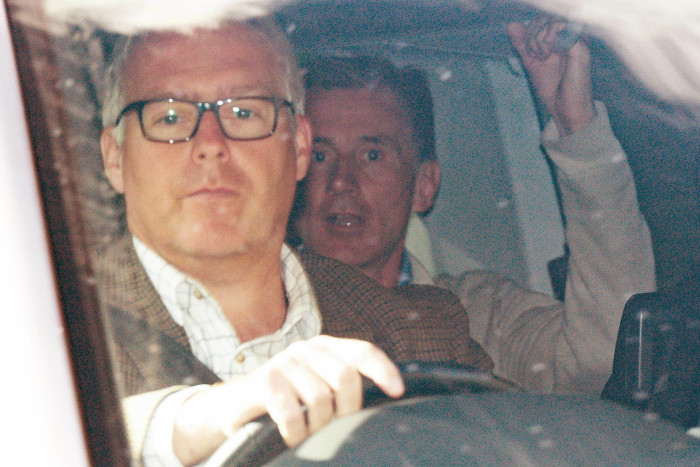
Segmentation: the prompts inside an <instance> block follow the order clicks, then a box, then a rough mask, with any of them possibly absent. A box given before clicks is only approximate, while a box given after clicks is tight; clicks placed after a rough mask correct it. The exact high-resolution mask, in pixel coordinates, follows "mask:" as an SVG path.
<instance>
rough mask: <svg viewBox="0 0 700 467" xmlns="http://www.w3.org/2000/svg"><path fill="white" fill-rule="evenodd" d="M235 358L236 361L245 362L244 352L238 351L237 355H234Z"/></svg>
mask: <svg viewBox="0 0 700 467" xmlns="http://www.w3.org/2000/svg"><path fill="white" fill-rule="evenodd" d="M235 360H236V363H243V362H245V354H242V353H239V354H238V355H236V358H235Z"/></svg>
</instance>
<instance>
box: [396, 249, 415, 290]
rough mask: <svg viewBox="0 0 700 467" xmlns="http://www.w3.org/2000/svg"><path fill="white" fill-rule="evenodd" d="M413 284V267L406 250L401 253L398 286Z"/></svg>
mask: <svg viewBox="0 0 700 467" xmlns="http://www.w3.org/2000/svg"><path fill="white" fill-rule="evenodd" d="M409 284H413V267H412V266H411V260H410V259H409V257H408V252H407V251H406V249H405V248H404V250H403V252H402V253H401V269H400V270H399V282H398V286H399V287H401V286H402V285H409Z"/></svg>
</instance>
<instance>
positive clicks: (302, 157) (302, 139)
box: [295, 115, 312, 181]
mask: <svg viewBox="0 0 700 467" xmlns="http://www.w3.org/2000/svg"><path fill="white" fill-rule="evenodd" d="M296 120H297V132H296V142H295V146H296V150H297V181H300V180H301V179H302V178H304V177H305V176H306V172H307V171H308V170H309V164H310V163H311V141H312V131H311V122H310V121H309V119H308V118H306V117H305V116H304V115H297V116H296Z"/></svg>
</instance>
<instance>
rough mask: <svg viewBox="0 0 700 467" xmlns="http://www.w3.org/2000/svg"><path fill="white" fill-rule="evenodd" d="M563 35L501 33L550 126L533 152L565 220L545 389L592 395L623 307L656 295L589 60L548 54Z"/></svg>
mask: <svg viewBox="0 0 700 467" xmlns="http://www.w3.org/2000/svg"><path fill="white" fill-rule="evenodd" d="M563 27H564V23H563V22H561V21H550V20H547V19H540V20H536V21H534V22H533V23H531V24H530V25H529V26H527V27H526V26H523V25H520V24H511V25H509V27H508V32H509V35H510V37H511V40H512V42H513V44H514V46H515V48H516V49H517V50H518V53H519V54H520V56H521V59H522V62H523V65H524V67H525V69H526V70H527V73H528V77H529V79H530V81H531V83H532V86H533V88H534V90H535V92H537V93H538V95H539V97H540V99H541V100H542V102H543V103H544V105H545V106H546V107H547V109H548V111H549V113H550V114H551V116H552V120H551V121H550V122H549V123H548V125H547V127H546V128H545V130H544V132H543V135H542V142H543V145H544V147H545V149H546V151H547V154H548V156H549V157H550V159H551V160H552V162H553V163H554V166H555V169H556V175H557V180H558V183H559V187H560V191H561V196H562V205H563V209H564V216H565V218H566V239H567V243H568V246H569V251H570V257H569V268H568V276H567V286H566V295H565V309H564V314H563V316H561V317H560V318H558V319H555V320H554V321H553V322H556V323H558V324H557V325H555V326H554V328H553V329H552V331H553V333H554V334H555V335H554V336H552V337H553V338H554V340H555V342H554V344H555V347H554V354H553V365H554V368H553V371H554V374H553V382H554V389H559V390H583V391H585V392H592V393H598V392H599V391H600V390H602V387H603V385H604V384H605V381H606V379H607V377H608V376H609V372H610V369H611V365H612V357H613V352H614V348H615V339H616V336H617V330H618V327H619V322H620V316H621V313H622V310H623V308H624V304H625V302H626V301H627V299H628V298H629V297H630V296H631V295H632V294H634V293H639V292H648V291H652V290H654V288H655V275H654V260H653V253H652V247H651V238H650V234H649V230H648V227H647V225H646V222H645V220H644V218H643V216H642V214H641V212H640V211H639V206H638V203H637V197H636V190H635V186H634V181H633V178H632V173H631V171H630V168H629V165H628V163H627V158H626V155H625V153H624V151H623V149H622V147H621V146H620V144H619V142H618V141H617V140H616V139H615V137H614V135H613V134H612V130H611V129H610V124H609V121H608V118H607V113H606V111H605V107H604V106H603V105H602V103H599V102H596V103H594V101H593V98H592V85H591V71H590V63H591V59H590V52H589V50H588V47H587V46H586V44H585V43H584V41H583V40H578V41H577V42H576V43H575V44H574V45H573V46H572V47H571V48H570V49H568V50H564V51H558V50H555V48H554V44H555V42H556V34H557V32H558V31H560V30H561V29H562V28H563ZM556 328H559V329H558V330H557V329H556ZM551 344H552V343H550V345H551Z"/></svg>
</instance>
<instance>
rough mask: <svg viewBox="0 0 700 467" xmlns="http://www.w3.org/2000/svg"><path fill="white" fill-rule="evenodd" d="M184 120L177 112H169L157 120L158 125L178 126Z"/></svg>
mask: <svg viewBox="0 0 700 467" xmlns="http://www.w3.org/2000/svg"><path fill="white" fill-rule="evenodd" d="M181 120H182V119H181V118H180V115H179V114H177V113H175V112H168V113H167V114H165V115H163V116H162V117H160V118H159V119H157V120H156V125H176V124H178V123H180V121H181Z"/></svg>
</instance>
